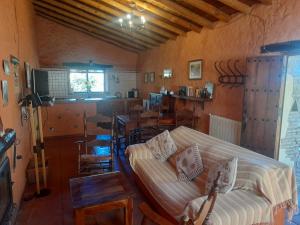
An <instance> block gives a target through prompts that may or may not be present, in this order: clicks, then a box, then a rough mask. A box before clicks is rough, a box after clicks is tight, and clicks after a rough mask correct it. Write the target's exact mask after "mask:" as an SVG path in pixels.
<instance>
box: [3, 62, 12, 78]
mask: <svg viewBox="0 0 300 225" xmlns="http://www.w3.org/2000/svg"><path fill="white" fill-rule="evenodd" d="M2 63H3V70H4V73H5V74H6V75H9V74H10V67H9V61H8V60H7V59H3V62H2Z"/></svg>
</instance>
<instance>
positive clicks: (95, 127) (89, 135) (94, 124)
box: [75, 112, 114, 175]
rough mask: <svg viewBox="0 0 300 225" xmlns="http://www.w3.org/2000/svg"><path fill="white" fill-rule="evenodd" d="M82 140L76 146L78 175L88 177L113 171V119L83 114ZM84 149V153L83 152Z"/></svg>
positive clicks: (99, 115)
mask: <svg viewBox="0 0 300 225" xmlns="http://www.w3.org/2000/svg"><path fill="white" fill-rule="evenodd" d="M83 124H84V139H83V140H80V141H77V142H75V143H76V144H78V173H79V174H80V175H88V174H95V173H102V172H107V171H112V170H113V157H114V131H113V127H114V117H107V116H104V115H101V114H97V115H95V116H91V117H87V115H86V113H85V112H84V116H83ZM83 147H84V151H83Z"/></svg>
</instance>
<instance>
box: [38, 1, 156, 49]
mask: <svg viewBox="0 0 300 225" xmlns="http://www.w3.org/2000/svg"><path fill="white" fill-rule="evenodd" d="M60 1H61V2H58V1H54V0H40V2H45V3H47V4H50V5H53V6H55V7H57V8H60V9H61V10H66V11H68V12H70V13H73V14H74V15H77V16H80V17H82V18H85V19H88V20H90V21H93V22H95V23H99V24H100V25H102V26H105V27H103V28H104V29H105V30H108V29H109V28H110V31H111V32H112V33H114V34H116V35H122V37H124V38H126V39H128V40H132V38H134V39H138V40H140V41H141V42H146V43H148V44H150V45H153V46H157V45H159V43H158V42H157V41H155V40H153V39H151V38H149V37H146V36H143V35H141V34H139V33H136V32H132V33H130V34H131V35H130V34H128V33H125V32H123V31H121V32H120V30H117V29H116V25H114V24H112V23H111V22H110V21H112V18H109V19H110V21H106V20H104V19H101V18H99V17H97V16H94V15H91V14H89V13H85V12H84V11H82V10H78V9H75V8H73V7H71V6H69V5H67V4H69V3H74V2H73V1H72V0H71V1H70V0H60ZM106 27H107V28H106ZM133 34H134V36H133ZM138 42H139V41H138Z"/></svg>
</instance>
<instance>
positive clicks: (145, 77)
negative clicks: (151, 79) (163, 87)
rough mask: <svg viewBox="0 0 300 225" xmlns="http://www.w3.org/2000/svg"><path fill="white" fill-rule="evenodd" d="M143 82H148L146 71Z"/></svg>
mask: <svg viewBox="0 0 300 225" xmlns="http://www.w3.org/2000/svg"><path fill="white" fill-rule="evenodd" d="M144 83H148V73H144Z"/></svg>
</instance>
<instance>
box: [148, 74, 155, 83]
mask: <svg viewBox="0 0 300 225" xmlns="http://www.w3.org/2000/svg"><path fill="white" fill-rule="evenodd" d="M154 81H155V72H150V73H148V82H149V83H154Z"/></svg>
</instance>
